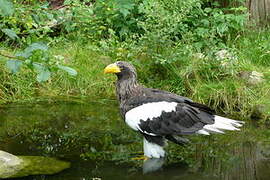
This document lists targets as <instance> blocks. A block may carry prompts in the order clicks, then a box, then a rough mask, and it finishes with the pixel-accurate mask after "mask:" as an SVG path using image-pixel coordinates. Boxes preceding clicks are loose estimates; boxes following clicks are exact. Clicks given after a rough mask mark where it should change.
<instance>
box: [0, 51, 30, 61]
mask: <svg viewBox="0 0 270 180" xmlns="http://www.w3.org/2000/svg"><path fill="white" fill-rule="evenodd" d="M0 56H3V57H7V58H10V59H18V60H25V59H24V58H21V57H17V56H12V55H9V54H5V53H3V51H2V52H1V51H0Z"/></svg>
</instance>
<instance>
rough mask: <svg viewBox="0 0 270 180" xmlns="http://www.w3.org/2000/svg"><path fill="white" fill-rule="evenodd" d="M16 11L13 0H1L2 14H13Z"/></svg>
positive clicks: (0, 13)
mask: <svg viewBox="0 0 270 180" xmlns="http://www.w3.org/2000/svg"><path fill="white" fill-rule="evenodd" d="M13 12H14V8H13V4H12V2H11V0H0V15H3V16H11V15H12V14H13Z"/></svg>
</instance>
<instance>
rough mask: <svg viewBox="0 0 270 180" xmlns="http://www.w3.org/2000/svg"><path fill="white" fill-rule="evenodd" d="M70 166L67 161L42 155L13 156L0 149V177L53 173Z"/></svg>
mask: <svg viewBox="0 0 270 180" xmlns="http://www.w3.org/2000/svg"><path fill="white" fill-rule="evenodd" d="M69 167H70V163H69V162H65V161H60V160H57V159H55V158H50V157H42V156H14V155H12V154H9V153H7V152H4V151H0V178H14V177H23V176H28V175H38V174H55V173H58V172H60V171H62V170H64V169H66V168H69Z"/></svg>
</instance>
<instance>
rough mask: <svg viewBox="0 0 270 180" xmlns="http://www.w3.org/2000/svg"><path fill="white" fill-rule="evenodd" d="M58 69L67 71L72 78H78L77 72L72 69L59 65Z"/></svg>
mask: <svg viewBox="0 0 270 180" xmlns="http://www.w3.org/2000/svg"><path fill="white" fill-rule="evenodd" d="M58 68H59V69H62V70H64V71H66V72H67V73H68V74H69V75H71V76H76V75H77V71H76V70H75V69H73V68H71V67H67V66H61V65H58Z"/></svg>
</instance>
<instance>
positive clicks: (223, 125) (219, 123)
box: [197, 116, 244, 135]
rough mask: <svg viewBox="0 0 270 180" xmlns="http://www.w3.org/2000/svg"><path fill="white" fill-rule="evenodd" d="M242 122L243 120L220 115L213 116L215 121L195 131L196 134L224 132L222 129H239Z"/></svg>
mask: <svg viewBox="0 0 270 180" xmlns="http://www.w3.org/2000/svg"><path fill="white" fill-rule="evenodd" d="M243 124H244V122H243V121H236V120H233V119H228V118H225V117H221V116H215V123H214V124H209V125H205V126H204V127H203V129H201V130H199V131H197V133H198V134H204V135H209V133H211V132H212V133H224V132H223V130H229V131H239V130H240V129H239V128H240V127H242V126H243Z"/></svg>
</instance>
